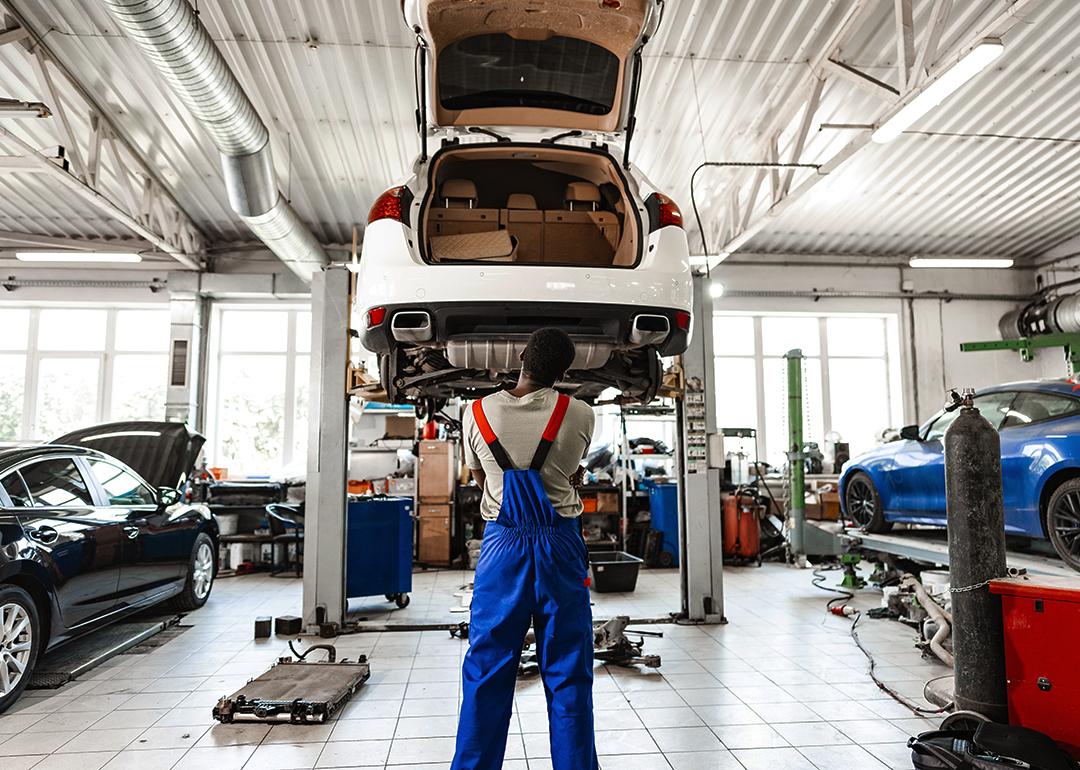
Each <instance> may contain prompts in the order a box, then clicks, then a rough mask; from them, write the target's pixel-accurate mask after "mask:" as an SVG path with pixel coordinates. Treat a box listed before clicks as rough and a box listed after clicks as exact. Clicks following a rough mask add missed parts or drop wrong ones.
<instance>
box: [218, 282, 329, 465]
mask: <svg viewBox="0 0 1080 770" xmlns="http://www.w3.org/2000/svg"><path fill="white" fill-rule="evenodd" d="M260 311H261V312H266V311H274V312H283V313H287V314H288V316H287V322H286V327H285V348H284V349H283V350H276V351H275V350H223V349H222V344H221V342H222V335H223V332H224V314H225V313H228V312H260ZM311 312H312V311H311V305H310V303H306V302H278V303H266V302H258V301H254V302H243V301H236V300H225V301H217V302H214V303H213V304H212V306H211V311H210V328H209V345H208V350H207V352H208V356H207V368H208V374H209V376H208V377H207V388H206V432H207V435H208V441H207V446H206V448H205V449H204V452H205V453H206V456H207V457H208V458H211V459H212V460H213V462H214V463H217V464H221V463H223V462H224V460H223V458H222V454H221V453H222V448H221V439H222V431H221V412H222V409H221V403H220V401H221V390H222V388H221V385H222V382H221V370H222V360H223V359H224V358H227V357H255V358H259V357H263V358H270V357H280V358H281V359H282V363H283V364H284V366H285V372H284V373H283V379H284V405H283V408H282V423H283V424H282V431H281V440H282V448H281V455H280V468H286V467H288V466H290V465H292V464H293V463H294V462H295V461H296V460H297V459H298V453H295V452H294V450H295V448H296V441H295V430H296V414H297V411H298V410H297V409H296V392H297V376H296V375H297V372H296V369H297V366H296V362H297V359H298V358H303V357H307V358H308V360H309V363H310V358H311V355H312V351H311V350H310V348H309V349H307V350H300V345H298V344H297V329H298V328H299V324H298V319H299V316H300V315H301V314H304V313H307V314H309V315H311ZM309 328H310V326H309ZM309 368H310V366H309ZM310 395H311V394H310V393H309V394H308V397H309V398H310ZM303 457H304V458H306V457H307V453H306V451H305V452H304V455H303ZM233 470H234V469H233V468H230V472H232V471H233ZM237 470H250V469H237ZM263 470H265V471H273V470H276V469H275V468H266V469H263Z"/></svg>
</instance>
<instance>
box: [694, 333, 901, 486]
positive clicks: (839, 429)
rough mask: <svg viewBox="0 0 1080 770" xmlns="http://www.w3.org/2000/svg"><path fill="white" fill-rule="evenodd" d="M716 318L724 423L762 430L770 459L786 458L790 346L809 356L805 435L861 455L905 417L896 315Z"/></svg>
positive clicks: (718, 382) (719, 411)
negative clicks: (841, 444)
mask: <svg viewBox="0 0 1080 770" xmlns="http://www.w3.org/2000/svg"><path fill="white" fill-rule="evenodd" d="M714 323H715V334H714V337H713V353H714V355H715V357H716V395H717V401H716V403H717V422H718V425H719V426H720V427H723V428H757V429H758V436H759V438H758V451H759V453H760V455H761V458H762V459H764V460H766V461H767V462H769V463H771V464H773V465H777V466H781V465H783V464H784V463H785V462H786V458H785V452H786V451H787V449H788V447H787V441H788V419H787V418H788V402H787V397H788V392H787V379H788V378H787V360H786V359H785V358H784V355H785V354H786V353H787V352H789V351H791V350H795V349H799V350H801V351H802V354H803V356H804V359H803V372H802V373H803V433H804V437H805V440H806V441H813V442H817V443H818V444H819V445H821V446H822V447H824V445H825V444H826V443H831V442H833V441H844V442H847V443H848V444H849V445H850V449H851V452H852V454H855V453H858V452H861V451H863V450H866V449H869V448H871V447H873V446H874V444H875V442H876V436H877V435H878V434H879V433H880V432H881V430H882V429H884V428H888V427H897V426H898V425H899V423H900V422H901V414H902V401H901V396H900V386H899V382H900V372H899V358H900V352H899V350H900V348H899V339H898V332H897V320H896V316H894V315H865V314H859V315H852V314H845V315H827V316H819V315H809V314H797V313H768V314H766V313H762V314H757V313H717V314H716V316H715V319H714Z"/></svg>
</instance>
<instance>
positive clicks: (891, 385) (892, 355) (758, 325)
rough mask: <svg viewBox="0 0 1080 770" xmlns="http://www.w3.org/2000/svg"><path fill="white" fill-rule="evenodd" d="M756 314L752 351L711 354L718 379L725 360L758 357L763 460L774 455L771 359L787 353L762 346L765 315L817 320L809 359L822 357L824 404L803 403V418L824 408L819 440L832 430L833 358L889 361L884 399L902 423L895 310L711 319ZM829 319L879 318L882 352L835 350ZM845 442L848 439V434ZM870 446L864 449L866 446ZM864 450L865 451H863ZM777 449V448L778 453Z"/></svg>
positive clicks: (777, 314) (719, 314) (723, 313)
mask: <svg viewBox="0 0 1080 770" xmlns="http://www.w3.org/2000/svg"><path fill="white" fill-rule="evenodd" d="M732 317H735V318H747V317H749V318H752V319H753V352H752V353H723V354H716V353H714V355H713V363H714V372H715V375H716V376H717V377H718V378H719V377H721V376H722V370H721V369H720V367H721V366H722V364H723V361H724V360H725V359H736V358H741V359H748V358H753V359H754V362H755V364H754V374H755V378H756V383H755V386H756V402H757V413H756V416H757V420H756V428H757V434H758V435H757V442H756V444H757V453H758V457H759V459H760V460H763V461H768V458H769V455H770V448H769V445H768V436H767V432H768V429H767V424H768V422H767V412H768V409H767V408H766V404H767V393H766V371H765V370H766V365H765V362H766V361H767V360H776V359H779V360H781V361H783V360H784V357H783V355H774V354H766V353H765V352H764V351H765V347H764V339H763V337H764V335H763V332H762V326H763V324H762V321H763V320H764V319H766V318H802V319H805V321H806V322H807V323H808V324H813V323H815V322H816V324H817V329H816V332H817V340H818V351H817V354H816V355H812V356H811V355H807V356H805V358H807V359H816V360H818V361H819V362H820V371H821V403H820V405H817V404H814V405H810V406H809V407H808V408H807V406H806V405H804V419H806V415H808V414H811V413H812V411H816V410H818V409H820V410H821V412H822V414H821V423H822V435H821V436H820V437H816V438H817V439H818V440H819V442H823V441H824V438H825V436H828V435H829V434H830V433H831V432H833V405H832V385H831V376H830V363H831V362H832V361H843V360H850V361H867V360H872V361H883V362H884V364H885V393H884V397H885V401H886V404H887V408H888V412H889V415H890V421H891V422H896V423H902V422H903V415H904V403H903V398H902V393H903V389H902V386H901V383H902V359H903V351H902V349H901V346H900V340H899V329H900V318H899V314H897V313H890V312H843V311H838V312H823V313H816V312H813V311H785V310H776V311H770V310H714V311H713V313H712V320H713V322H714V323H715V321H716V320H717V319H719V318H732ZM830 318H842V319H853V318H867V319H875V320H880V321H881V328H882V343H883V346H882V349H883V351H884V352H883V353H882V354H881V355H866V356H855V355H850V354H832V353H830V350H829V336H828V321H829V319H830ZM747 422H750V421H749V420H747ZM718 427H721V428H735V427H743V428H746V427H755V426H753V425H750V426H747V425H743V426H728V425H722V426H718ZM808 440H814V437H809V436H808ZM844 440H845V441H847V440H848V439H844ZM868 448H869V447H866V448H864V449H868ZM859 451H863V450H859ZM774 454H775V453H774Z"/></svg>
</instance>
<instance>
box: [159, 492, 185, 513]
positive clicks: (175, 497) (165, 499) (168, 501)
mask: <svg viewBox="0 0 1080 770" xmlns="http://www.w3.org/2000/svg"><path fill="white" fill-rule="evenodd" d="M157 493H158V504H159V505H161V507H162V508H168V507H169V506H171V505H176V504H177V503H178V502H180V499H181V495H180V490H179V489H173V488H172V487H158V489H157Z"/></svg>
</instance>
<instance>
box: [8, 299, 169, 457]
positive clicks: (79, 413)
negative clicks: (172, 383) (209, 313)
mask: <svg viewBox="0 0 1080 770" xmlns="http://www.w3.org/2000/svg"><path fill="white" fill-rule="evenodd" d="M168 347H169V310H168V308H164V307H157V308H153V307H137V306H132V307H124V308H104V307H90V306H84V307H57V306H41V307H14V306H7V307H3V308H0V441H17V440H27V439H32V440H43V441H48V440H50V439H54V438H56V437H57V436H60V435H62V434H64V433H67V432H68V431H71V430H75V429H76V428H82V427H86V426H88V425H93V424H95V423H102V422H112V421H117V420H160V419H164V417H165V389H166V363H167V351H168Z"/></svg>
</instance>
